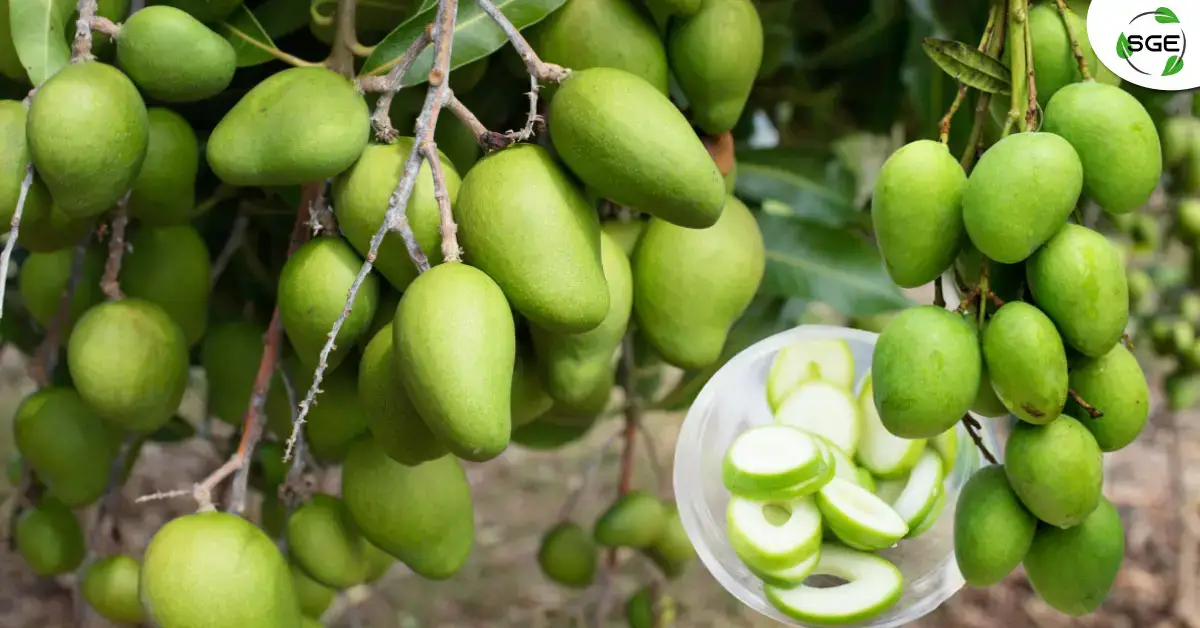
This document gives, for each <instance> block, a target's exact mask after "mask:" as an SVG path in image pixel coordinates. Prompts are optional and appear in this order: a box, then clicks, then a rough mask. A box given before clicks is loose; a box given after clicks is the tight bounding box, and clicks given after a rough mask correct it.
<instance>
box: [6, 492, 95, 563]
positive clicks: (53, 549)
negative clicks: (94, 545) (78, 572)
mask: <svg viewBox="0 0 1200 628" xmlns="http://www.w3.org/2000/svg"><path fill="white" fill-rule="evenodd" d="M13 541H14V542H15V543H16V546H17V553H19V554H20V555H21V558H23V559H25V562H26V563H28V564H29V567H30V569H32V570H33V573H35V574H37V575H39V576H56V575H58V574H64V573H67V572H71V571H74V570H75V569H76V568H77V567H79V563H82V562H83V555H84V552H85V550H84V545H83V529H82V528H80V526H79V520H78V519H76V518H75V513H73V512H71V509H69V508H67V507H66V506H64V505H63V503H62V502H60V501H58V500H57V499H54V498H53V497H43V498H42V501H41V503H39V504H38V505H37V506H34V507H33V508H30V509H28V510H25V511H24V512H22V513H21V515H20V516H19V517H18V518H17V523H16V525H15V526H14V527H13Z"/></svg>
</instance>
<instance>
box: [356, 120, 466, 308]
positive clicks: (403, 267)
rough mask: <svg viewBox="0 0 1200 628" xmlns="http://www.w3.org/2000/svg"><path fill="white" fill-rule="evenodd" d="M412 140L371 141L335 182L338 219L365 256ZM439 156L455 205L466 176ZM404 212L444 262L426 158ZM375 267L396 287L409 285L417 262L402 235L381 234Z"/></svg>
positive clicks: (431, 253)
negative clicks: (381, 239) (409, 251)
mask: <svg viewBox="0 0 1200 628" xmlns="http://www.w3.org/2000/svg"><path fill="white" fill-rule="evenodd" d="M438 126H439V127H440V126H441V125H440V124H439V125H438ZM412 144H413V138H411V137H399V138H396V141H395V142H394V143H392V144H372V145H370V146H367V148H366V150H364V151H363V153H362V157H360V158H359V159H358V161H356V162H354V165H353V166H351V167H350V169H349V170H347V171H346V172H344V173H342V174H341V175H340V176H338V178H336V179H334V181H333V201H334V202H333V211H334V214H335V215H336V216H337V219H338V227H340V228H341V230H342V234H343V235H344V236H345V237H346V239H347V240H349V241H350V244H352V245H354V248H355V250H357V251H358V253H359V255H363V256H366V255H367V253H368V252H369V251H370V250H371V238H372V237H373V236H374V235H375V232H376V231H378V230H379V226H380V225H381V224H383V218H384V216H385V215H386V214H387V208H388V201H389V199H390V198H391V196H392V192H395V191H396V184H398V183H399V182H400V177H401V176H402V175H403V174H404V162H405V161H407V160H408V155H409V153H410V152H411V151H412ZM441 159H442V173H443V175H444V177H445V180H446V194H447V196H448V197H449V198H450V204H451V205H452V206H453V205H454V204H455V202H456V199H457V198H458V189H459V185H460V184H461V183H462V180H461V179H459V177H458V172H457V171H455V169H454V165H453V164H451V163H450V161H449V159H448V158H447V157H446V156H445V155H442V156H441ZM404 213H405V216H406V217H407V218H408V225H409V227H410V228H412V232H413V235H414V236H415V237H416V238H417V244H420V245H421V250H422V251H424V252H425V255H426V256H427V257H428V258H429V263H430V264H440V263H441V262H442V246H441V243H442V237H441V232H440V231H439V225H440V224H441V218H440V215H439V214H438V206H437V200H436V199H435V198H434V196H433V173H432V171H431V170H430V169H429V164H428V163H427V162H421V169H420V170H419V171H418V172H417V178H416V180H415V181H414V182H413V190H412V196H410V197H409V198H408V205H407V206H406V207H405V212H404ZM458 216H459V214H458V212H455V218H458ZM375 268H377V269H379V272H380V273H381V274H382V275H383V276H384V278H385V279H387V280H388V282H389V283H391V284H392V286H394V287H395V288H396V289H397V290H404V289H405V288H407V287H408V284H409V283H410V282H412V280H413V279H415V278H416V276H417V267H416V266H413V263H412V258H410V257H409V256H408V249H406V248H405V247H404V240H403V239H402V238H401V237H400V234H398V233H395V232H389V233H388V234H387V235H385V236H384V237H383V244H381V245H380V246H379V251H378V253H377V254H376V257H375Z"/></svg>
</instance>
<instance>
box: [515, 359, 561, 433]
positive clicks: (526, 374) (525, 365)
mask: <svg viewBox="0 0 1200 628" xmlns="http://www.w3.org/2000/svg"><path fill="white" fill-rule="evenodd" d="M522 353H525V354H526V356H527V357H524V358H523V357H521V354H522ZM528 353H529V351H528V349H524V348H521V349H518V351H517V359H516V360H515V361H514V362H513V378H512V424H513V429H516V428H518V427H521V426H522V425H528V424H529V423H531V422H533V421H536V420H537V419H538V418H539V417H541V416H542V415H544V414H546V412H547V411H549V410H550V408H551V407H553V406H554V399H552V398H551V397H550V394H549V393H547V392H546V387H545V386H544V385H543V384H542V378H541V376H540V375H538V372H537V367H536V366H535V365H534V364H530V362H531V361H532V356H529V355H528Z"/></svg>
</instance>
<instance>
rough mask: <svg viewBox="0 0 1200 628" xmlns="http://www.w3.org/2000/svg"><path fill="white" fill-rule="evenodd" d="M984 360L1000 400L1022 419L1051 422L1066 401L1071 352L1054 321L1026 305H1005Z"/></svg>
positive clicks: (988, 333) (986, 333)
mask: <svg viewBox="0 0 1200 628" xmlns="http://www.w3.org/2000/svg"><path fill="white" fill-rule="evenodd" d="M983 360H984V362H985V363H986V364H987V370H988V376H989V377H990V378H991V381H992V388H993V389H994V390H995V391H996V396H997V397H999V398H1000V401H1001V402H1003V403H1004V406H1005V407H1006V408H1008V409H1009V411H1010V412H1012V413H1013V414H1014V415H1016V416H1017V417H1018V418H1020V419H1022V420H1024V421H1028V422H1030V423H1036V424H1039V425H1040V424H1043V423H1049V422H1050V421H1053V420H1055V419H1057V418H1058V415H1059V414H1062V409H1063V405H1064V404H1065V403H1066V402H1067V352H1066V349H1064V348H1063V342H1062V338H1061V337H1060V336H1059V335H1058V330H1056V329H1055V328H1054V323H1053V322H1052V321H1051V320H1050V318H1049V317H1047V316H1046V315H1045V314H1043V313H1042V312H1041V310H1039V309H1037V308H1036V307H1034V306H1032V305H1029V304H1028V303H1024V302H1022V301H1010V302H1008V303H1005V304H1004V305H1003V306H1002V307H1001V308H1000V309H999V310H997V311H996V313H995V314H993V315H992V318H991V320H990V321H988V323H987V327H986V328H985V329H984V330H983Z"/></svg>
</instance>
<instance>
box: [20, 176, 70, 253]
mask: <svg viewBox="0 0 1200 628" xmlns="http://www.w3.org/2000/svg"><path fill="white" fill-rule="evenodd" d="M12 209H13V210H16V205H15V204H14V205H13V206H12ZM11 227H12V218H11V215H10V217H9V220H8V221H7V222H5V223H4V224H3V226H2V227H0V228H2V229H3V231H4V232H5V233H7V232H9V231H10V230H11ZM90 228H91V219H90V218H72V217H71V216H70V215H68V214H67V213H66V212H64V211H63V210H62V208H61V207H59V206H58V205H57V204H55V202H54V199H52V198H50V191H49V190H47V189H46V184H45V183H44V182H43V181H42V178H41V177H39V176H37V174H36V173H35V174H34V176H33V185H31V186H29V195H28V196H26V198H25V208H24V209H23V210H22V211H21V233H20V234H19V236H18V239H19V240H20V241H21V248H23V249H26V250H28V251H31V252H34V253H49V252H51V251H57V250H59V249H63V248H67V247H71V246H73V245H74V244H76V243H78V242H79V241H80V240H81V239H82V238H83V236H85V235H87V233H88V230H89V229H90Z"/></svg>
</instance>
